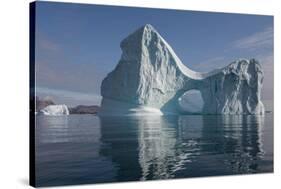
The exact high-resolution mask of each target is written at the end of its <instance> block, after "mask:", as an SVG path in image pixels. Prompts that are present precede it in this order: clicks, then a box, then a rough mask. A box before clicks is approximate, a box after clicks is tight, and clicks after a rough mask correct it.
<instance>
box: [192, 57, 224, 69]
mask: <svg viewBox="0 0 281 189" xmlns="http://www.w3.org/2000/svg"><path fill="white" fill-rule="evenodd" d="M226 64H227V62H226V59H225V57H223V56H218V57H214V58H210V59H207V60H204V61H202V62H199V63H198V64H196V65H195V66H194V67H193V69H195V70H196V71H201V72H207V71H211V70H214V69H218V68H221V67H224V66H226Z"/></svg>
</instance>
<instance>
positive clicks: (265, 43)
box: [233, 27, 273, 51]
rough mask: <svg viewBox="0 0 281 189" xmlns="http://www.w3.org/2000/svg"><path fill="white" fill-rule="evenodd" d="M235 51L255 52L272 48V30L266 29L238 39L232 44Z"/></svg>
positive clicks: (270, 28)
mask: <svg viewBox="0 0 281 189" xmlns="http://www.w3.org/2000/svg"><path fill="white" fill-rule="evenodd" d="M233 47H234V48H237V49H247V50H252V51H255V50H257V49H260V48H262V49H271V48H272V47H273V28H272V27H268V28H266V29H265V30H263V31H260V32H257V33H254V34H252V35H249V36H246V37H244V38H242V39H239V40H237V41H235V42H234V43H233Z"/></svg>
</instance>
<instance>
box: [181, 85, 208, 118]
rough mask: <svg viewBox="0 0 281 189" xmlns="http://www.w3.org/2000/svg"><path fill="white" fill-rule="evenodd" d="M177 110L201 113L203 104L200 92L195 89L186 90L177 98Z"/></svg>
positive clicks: (187, 112)
mask: <svg viewBox="0 0 281 189" xmlns="http://www.w3.org/2000/svg"><path fill="white" fill-rule="evenodd" d="M178 105H179V110H180V111H181V112H182V113H185V114H201V113H202V110H203V106H204V100H203V98H202V94H201V92H200V91H199V90H197V89H192V90H189V91H186V92H185V93H184V94H183V95H182V96H181V97H180V98H178Z"/></svg>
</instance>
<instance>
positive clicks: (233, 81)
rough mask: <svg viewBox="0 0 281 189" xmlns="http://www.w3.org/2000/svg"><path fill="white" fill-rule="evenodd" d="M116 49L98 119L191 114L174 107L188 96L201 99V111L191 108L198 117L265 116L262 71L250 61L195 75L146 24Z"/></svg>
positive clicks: (259, 66) (102, 86)
mask: <svg viewBox="0 0 281 189" xmlns="http://www.w3.org/2000/svg"><path fill="white" fill-rule="evenodd" d="M121 49H122V55H121V59H120V60H119V62H118V65H117V66H116V67H115V69H114V70H113V71H112V72H110V73H109V74H108V75H107V76H106V78H105V79H104V80H103V81H102V85H101V95H102V97H103V99H102V104H101V110H100V112H99V114H100V115H114V114H123V115H124V114H126V115H127V114H131V113H133V114H135V113H137V114H141V113H142V112H144V113H147V112H151V113H153V112H156V114H162V113H163V114H181V113H188V112H190V111H191V110H192V109H194V108H192V109H191V107H185V108H181V107H180V106H179V103H180V102H179V101H180V100H181V99H182V98H181V97H183V95H184V94H186V92H188V91H190V90H197V91H199V92H200V93H201V95H202V100H203V105H202V108H201V107H200V108H198V107H199V106H197V105H196V106H194V107H197V109H198V110H199V109H200V110H201V109H202V111H201V113H202V114H263V113H264V106H263V103H262V101H261V88H262V82H263V71H262V68H261V65H260V64H259V63H258V61H257V60H255V59H251V60H246V59H239V60H237V61H234V62H232V63H231V64H229V65H228V66H226V67H225V68H221V69H216V70H214V71H211V72H208V73H200V72H195V71H193V70H191V69H189V68H187V67H186V66H185V65H184V64H183V63H182V62H181V60H180V59H179V58H178V56H177V55H176V54H175V52H174V50H173V49H172V48H171V47H170V45H169V44H168V43H167V42H166V41H165V40H164V39H163V38H162V36H161V35H160V34H159V33H158V32H157V31H156V30H155V29H154V28H153V27H152V26H151V25H149V24H147V25H145V26H143V27H141V28H140V29H138V30H137V31H135V32H134V33H132V34H130V35H129V36H128V37H127V38H125V39H124V40H123V41H122V42H121ZM191 100H192V99H191ZM189 104H190V103H189ZM187 106H188V105H187ZM186 110H188V112H186Z"/></svg>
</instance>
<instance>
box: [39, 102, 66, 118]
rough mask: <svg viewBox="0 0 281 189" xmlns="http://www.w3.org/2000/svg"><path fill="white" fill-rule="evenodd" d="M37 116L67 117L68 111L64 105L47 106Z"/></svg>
mask: <svg viewBox="0 0 281 189" xmlns="http://www.w3.org/2000/svg"><path fill="white" fill-rule="evenodd" d="M39 114H43V115H49V116H60V115H69V110H68V108H67V106H66V105H64V104H62V105H48V106H46V107H45V108H43V109H42V110H40V112H39Z"/></svg>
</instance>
